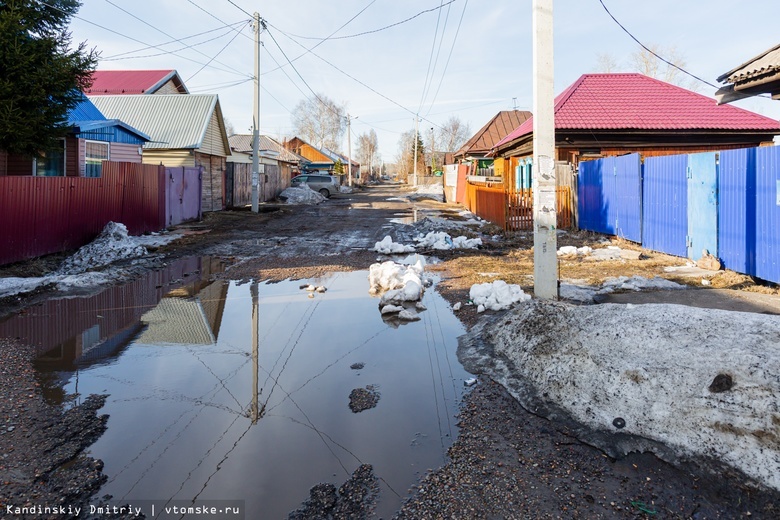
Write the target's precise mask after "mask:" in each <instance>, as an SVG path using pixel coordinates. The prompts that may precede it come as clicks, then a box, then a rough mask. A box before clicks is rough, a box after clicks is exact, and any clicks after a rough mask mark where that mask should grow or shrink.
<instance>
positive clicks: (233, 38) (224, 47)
mask: <svg viewBox="0 0 780 520" xmlns="http://www.w3.org/2000/svg"><path fill="white" fill-rule="evenodd" d="M247 23H249V22H247ZM239 34H243V33H241V32H236V34H235V35H234V36H233V37H232V38H231V39H230V41H229V42H227V43H226V44H225V45H224V46H223V47H222V48H221V49H220V50H219V52H217V53H216V54H215V55H214V57H213V58H211V59H210V60H209V61H208V62H206V64H205V65H203V66H202V67H201V68H199V69H198V70H197V72H195V74H192V75H191V76H190V77H189V78H187V79H186V80H185V81H189V80H191V79H192V78H194V77H195V76H197V75H198V74H200V72H201V71H202V70H203V69H205V68H206V67H208V66H209V65H210V64H211V62H212V61H214V60H215V59H216V58H217V56H219V55H220V54H222V53H223V52H224V51H225V49H227V48H228V47H229V46H230V44H231V43H233V42H234V41H235V39H236V38H237V37H238V35H239ZM252 79H253V80H254V78H252Z"/></svg>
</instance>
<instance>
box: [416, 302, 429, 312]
mask: <svg viewBox="0 0 780 520" xmlns="http://www.w3.org/2000/svg"><path fill="white" fill-rule="evenodd" d="M414 308H415V309H417V310H418V311H427V310H428V307H426V306H425V305H424V304H423V302H417V303H415V304H414Z"/></svg>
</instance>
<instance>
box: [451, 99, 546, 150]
mask: <svg viewBox="0 0 780 520" xmlns="http://www.w3.org/2000/svg"><path fill="white" fill-rule="evenodd" d="M530 117H531V112H528V111H527V110H502V111H501V112H499V113H498V114H496V115H495V116H493V118H492V119H491V120H490V121H488V122H487V123H486V124H485V126H483V127H482V128H480V129H479V131H478V132H477V133H475V134H474V135H473V136H471V139H469V140H468V141H466V143H465V144H464V145H463V146H461V147H460V149H459V150H458V151H457V152H455V156H461V155H462V156H466V155H485V154H487V153H488V152H490V150H491V149H492V148H493V147H494V146H495V145H496V143H498V142H499V141H500V140H501V139H503V138H504V137H506V136H507V135H509V134H510V133H511V132H512V130H514V129H515V128H517V127H518V126H520V125H522V124H523V123H524V122H525V121H526V120H528V118H530Z"/></svg>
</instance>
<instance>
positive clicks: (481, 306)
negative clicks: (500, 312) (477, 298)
mask: <svg viewBox="0 0 780 520" xmlns="http://www.w3.org/2000/svg"><path fill="white" fill-rule="evenodd" d="M477 312H478V313H483V312H485V306H484V305H482V304H481V303H480V304H479V305H477Z"/></svg>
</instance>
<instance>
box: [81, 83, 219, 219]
mask: <svg viewBox="0 0 780 520" xmlns="http://www.w3.org/2000/svg"><path fill="white" fill-rule="evenodd" d="M90 99H91V100H92V101H93V103H95V105H96V106H97V107H98V108H99V109H100V110H101V111H102V112H103V113H104V114H106V115H108V116H109V117H117V118H121V119H122V120H124V121H127V122H128V123H129V124H131V125H133V126H134V127H136V128H139V129H141V130H142V131H143V132H145V133H146V134H148V135H149V137H150V138H151V140H150V141H149V142H148V143H146V144H145V145H144V147H143V157H142V160H143V162H144V163H147V164H163V165H165V166H200V167H202V168H203V192H202V194H201V201H202V209H203V211H204V212H206V211H219V210H222V209H224V208H225V168H226V158H227V157H228V156H230V144H229V142H228V137H227V132H226V131H225V121H224V119H223V117H222V109H221V108H220V104H219V98H218V97H217V96H216V95H215V94H208V95H186V96H182V95H172V94H168V95H166V94H161V95H153V96H139V95H129V96H95V97H92V98H90Z"/></svg>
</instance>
